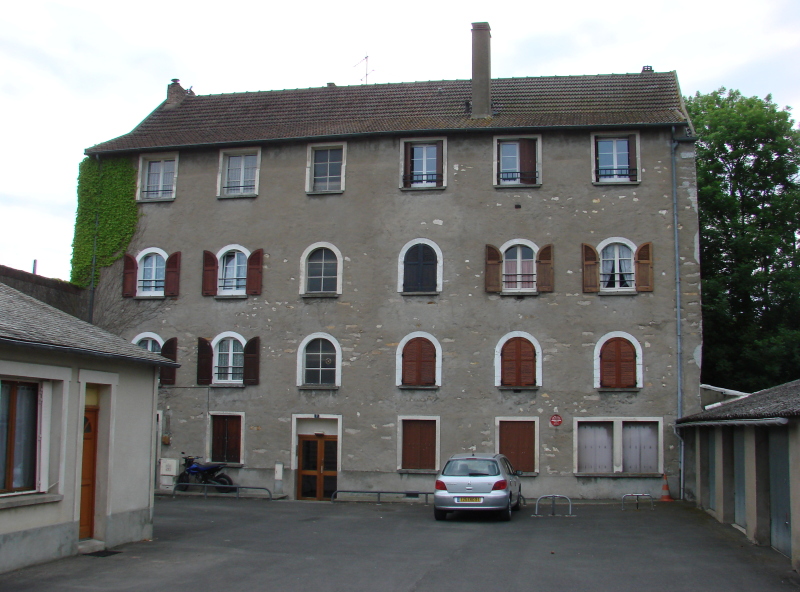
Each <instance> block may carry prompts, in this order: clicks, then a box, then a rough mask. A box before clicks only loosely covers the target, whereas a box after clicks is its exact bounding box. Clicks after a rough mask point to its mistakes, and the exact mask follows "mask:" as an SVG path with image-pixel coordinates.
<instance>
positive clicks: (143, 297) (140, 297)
mask: <svg viewBox="0 0 800 592" xmlns="http://www.w3.org/2000/svg"><path fill="white" fill-rule="evenodd" d="M165 298H166V296H164V295H163V294H160V295H158V296H155V295H153V296H134V297H133V299H134V300H164V299H165Z"/></svg>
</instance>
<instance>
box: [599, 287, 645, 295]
mask: <svg viewBox="0 0 800 592" xmlns="http://www.w3.org/2000/svg"><path fill="white" fill-rule="evenodd" d="M638 293H639V292H637V291H636V289H630V290H628V289H626V290H603V289H602V288H601V289H600V291H599V292H597V295H598V296H636V295H637V294H638Z"/></svg>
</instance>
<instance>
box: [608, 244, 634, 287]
mask: <svg viewBox="0 0 800 592" xmlns="http://www.w3.org/2000/svg"><path fill="white" fill-rule="evenodd" d="M633 287H634V284H633V252H632V251H631V248H630V247H629V246H628V245H625V244H622V243H611V244H610V245H607V246H606V247H605V248H604V249H603V250H602V251H600V289H606V290H613V289H616V288H633Z"/></svg>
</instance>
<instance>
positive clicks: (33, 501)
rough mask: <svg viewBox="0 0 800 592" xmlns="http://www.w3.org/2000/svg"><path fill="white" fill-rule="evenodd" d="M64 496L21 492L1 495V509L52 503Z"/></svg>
mask: <svg viewBox="0 0 800 592" xmlns="http://www.w3.org/2000/svg"><path fill="white" fill-rule="evenodd" d="M63 499H64V496H63V495H61V494H58V493H21V494H19V495H10V496H8V497H0V510H6V509H8V508H21V507H23V506H34V505H37V504H51V503H53V502H60V501H61V500H63Z"/></svg>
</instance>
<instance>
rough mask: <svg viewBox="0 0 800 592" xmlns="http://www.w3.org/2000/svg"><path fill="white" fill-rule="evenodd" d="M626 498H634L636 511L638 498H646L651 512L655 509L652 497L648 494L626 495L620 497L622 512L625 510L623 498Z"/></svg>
mask: <svg viewBox="0 0 800 592" xmlns="http://www.w3.org/2000/svg"><path fill="white" fill-rule="evenodd" d="M626 497H635V498H636V509H637V510H638V509H639V498H640V497H646V498H648V499H649V500H650V509H651V510H655V509H656V506H655V504H654V503H653V496H652V495H650V494H649V493H626V494H625V495H623V496H622V509H623V510H624V509H625V498H626Z"/></svg>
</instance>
